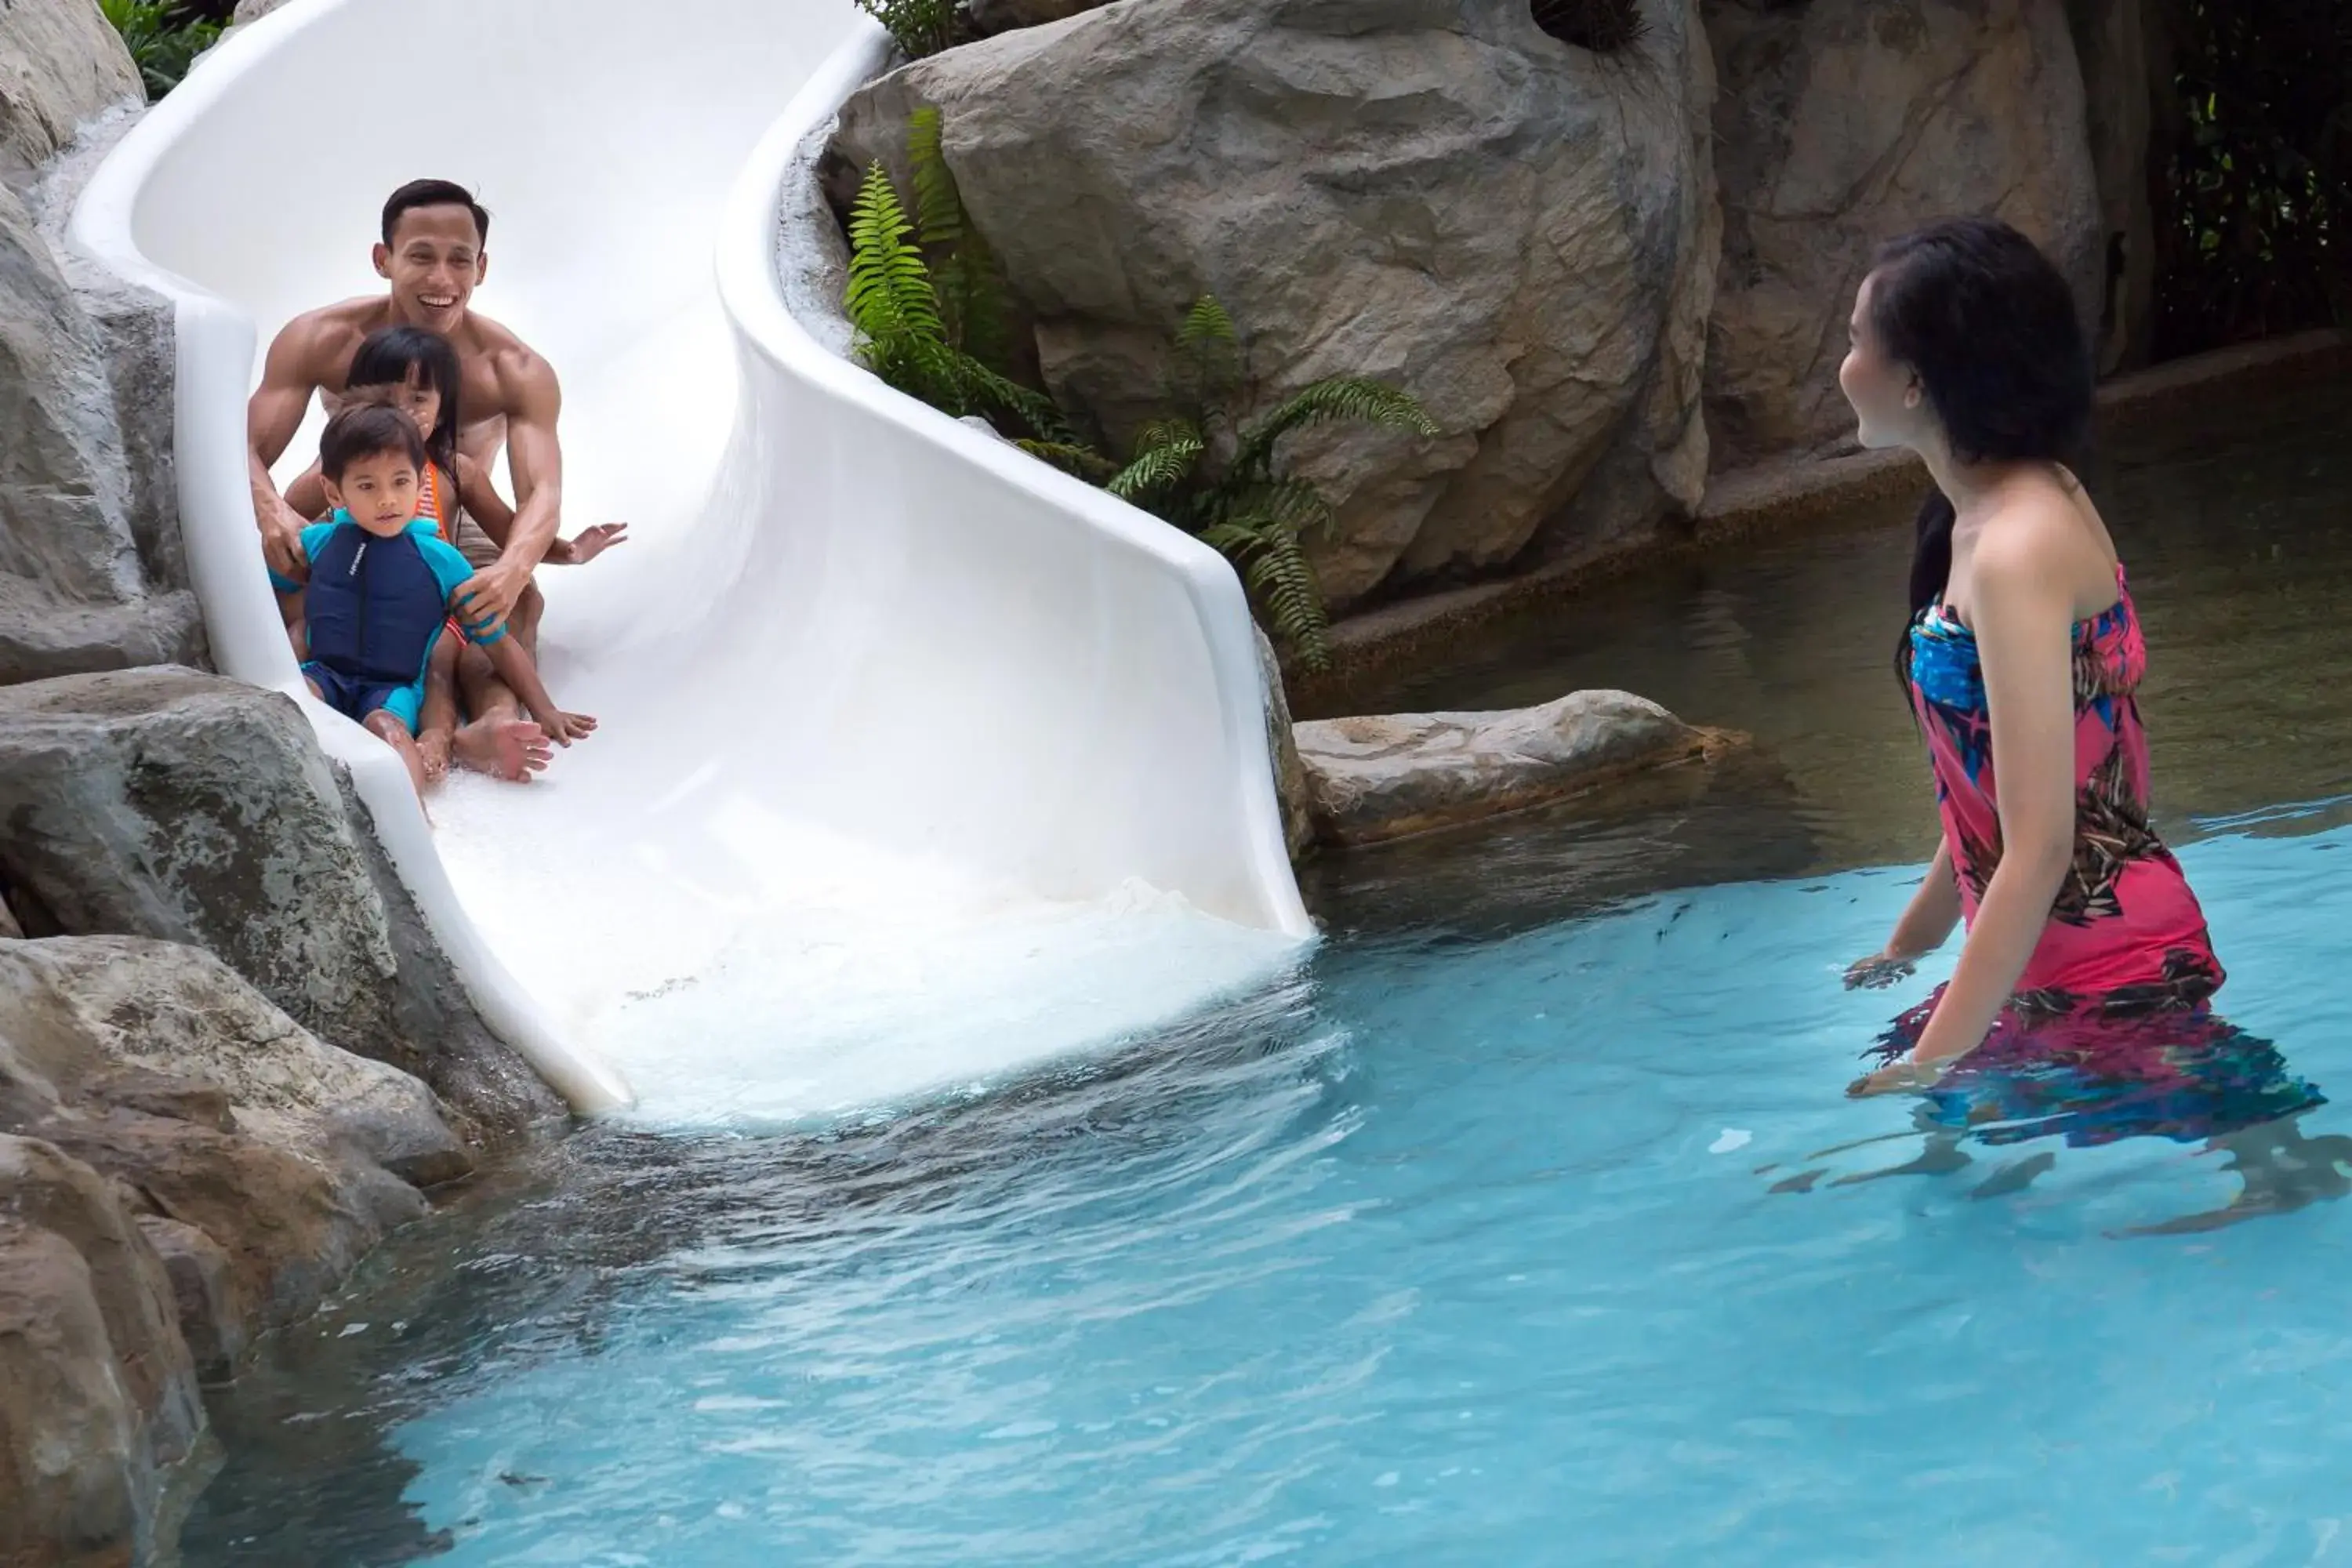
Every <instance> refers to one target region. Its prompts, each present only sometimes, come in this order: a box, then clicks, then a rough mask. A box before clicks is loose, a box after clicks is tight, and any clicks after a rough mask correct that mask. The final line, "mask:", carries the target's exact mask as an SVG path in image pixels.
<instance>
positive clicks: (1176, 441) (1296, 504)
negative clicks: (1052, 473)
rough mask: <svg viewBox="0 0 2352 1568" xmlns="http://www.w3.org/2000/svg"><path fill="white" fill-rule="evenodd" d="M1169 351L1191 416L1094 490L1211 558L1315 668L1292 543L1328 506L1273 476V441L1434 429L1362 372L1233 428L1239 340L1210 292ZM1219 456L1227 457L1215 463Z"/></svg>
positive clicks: (1317, 624)
mask: <svg viewBox="0 0 2352 1568" xmlns="http://www.w3.org/2000/svg"><path fill="white" fill-rule="evenodd" d="M1175 348H1176V353H1177V360H1178V363H1179V369H1180V374H1181V376H1182V378H1183V379H1184V380H1185V381H1186V382H1188V383H1189V385H1188V387H1187V388H1186V389H1185V390H1186V391H1187V393H1188V394H1189V395H1191V396H1192V400H1193V409H1192V414H1191V416H1173V417H1168V418H1162V419H1155V420H1153V421H1151V422H1150V424H1148V425H1146V426H1144V427H1143V429H1142V430H1141V431H1140V432H1139V433H1138V435H1137V437H1136V440H1135V449H1134V451H1133V453H1132V454H1131V455H1130V456H1129V458H1128V460H1127V462H1126V463H1125V464H1124V465H1123V466H1121V467H1120V468H1119V469H1118V472H1117V473H1115V474H1114V475H1112V476H1111V478H1110V479H1108V480H1107V481H1105V482H1104V486H1103V488H1104V489H1108V490H1109V491H1110V492H1111V493H1112V494H1113V495H1116V496H1118V497H1120V498H1121V499H1122V500H1129V501H1132V502H1134V503H1135V504H1136V505H1138V506H1140V507H1143V508H1145V509H1146V510H1150V511H1152V512H1155V513H1157V514H1158V515H1159V516H1160V517H1162V518H1165V519H1166V520H1167V521H1170V522H1172V523H1174V524H1175V525H1176V526H1177V527H1179V528H1181V529H1184V530H1185V531H1188V532H1191V533H1193V534H1197V535H1198V536H1199V537H1200V538H1201V540H1202V542H1204V543H1207V544H1209V545H1211V546H1213V548H1215V549H1216V550H1218V551H1220V552H1223V554H1224V556H1225V557H1226V559H1228V560H1230V561H1231V562H1233V563H1234V567H1235V568H1236V569H1237V570H1239V571H1240V573H1241V574H1242V581H1243V582H1244V583H1245V584H1248V585H1249V589H1250V592H1251V594H1252V595H1255V598H1256V600H1257V603H1258V605H1259V607H1260V609H1262V610H1263V611H1264V612H1265V617H1266V619H1267V620H1268V621H1269V622H1270V623H1271V624H1272V625H1273V627H1274V630H1275V632H1276V635H1277V636H1279V637H1281V638H1282V639H1283V640H1284V641H1285V642H1286V643H1288V644H1289V645H1290V646H1291V648H1292V649H1293V651H1294V652H1296V653H1297V656H1298V658H1299V660H1300V662H1302V663H1304V664H1305V665H1306V666H1307V668H1310V669H1320V668H1324V667H1325V666H1326V665H1328V663H1329V662H1330V657H1331V647H1330V640H1329V635H1328V634H1329V631H1330V613H1329V611H1328V608H1327V607H1326V605H1324V602H1323V591H1322V589H1321V587H1320V585H1318V584H1317V582H1316V580H1315V567H1314V563H1312V562H1310V561H1309V560H1308V559H1307V551H1306V546H1305V543H1304V540H1305V538H1306V536H1307V534H1308V533H1310V532H1312V531H1315V530H1318V529H1324V528H1328V527H1329V526H1330V523H1331V509H1330V506H1329V504H1328V502H1326V501H1325V500H1324V499H1323V497H1322V495H1321V493H1320V492H1319V491H1318V490H1317V489H1315V487H1314V486H1313V485H1310V484H1308V483H1307V482H1306V481H1305V480H1303V479H1292V478H1289V477H1288V476H1286V475H1285V474H1284V473H1282V472H1281V466H1282V464H1281V457H1282V442H1283V438H1284V437H1287V436H1291V435H1294V434H1296V433H1297V432H1298V431H1301V430H1305V429H1308V428H1310V427H1312V426H1318V425H1325V424H1330V423H1333V422H1335V421H1342V420H1346V421H1358V422H1362V423H1366V424H1372V425H1385V426H1392V427H1395V428H1399V429H1406V430H1411V431H1413V432H1415V433H1416V434H1419V435H1423V436H1434V435H1436V434H1437V426H1435V425H1433V423H1431V421H1430V418H1429V416H1428V415H1427V414H1425V413H1423V411H1422V407H1421V405H1420V404H1419V403H1417V402H1415V401H1414V400H1413V398H1412V395H1410V394H1409V393H1406V392H1404V391H1402V390H1401V389H1400V388H1397V387H1393V386H1391V385H1389V384H1387V383H1385V382H1379V381H1373V380H1370V379H1369V378H1367V377H1363V376H1332V377H1329V378H1327V379H1326V380H1323V381H1318V382H1316V383H1315V384H1312V385H1310V386H1307V387H1304V388H1302V389H1301V390H1299V391H1298V392H1297V393H1296V394H1294V395H1292V396H1290V397H1289V398H1288V399H1286V401H1285V402H1283V403H1282V404H1281V405H1278V406H1277V407H1276V408H1275V409H1274V411H1273V412H1271V413H1269V414H1267V415H1265V416H1264V417H1262V418H1259V419H1257V420H1255V421H1253V422H1251V423H1248V424H1246V425H1236V424H1235V423H1234V420H1233V419H1232V417H1231V416H1230V414H1229V412H1228V408H1227V405H1228V403H1229V400H1230V398H1231V396H1232V394H1233V392H1234V388H1235V387H1236V385H1237V384H1238V383H1239V380H1240V374H1239V371H1240V360H1241V352H1240V351H1241V340H1240V334H1239V333H1238V332H1237V331H1235V330H1234V321H1233V317H1232V316H1231V315H1229V314H1228V313H1227V312H1226V310H1225V308H1224V307H1223V305H1221V304H1219V303H1218V302H1217V300H1216V299H1215V298H1214V297H1213V296H1212V295H1206V294H1204V295H1202V297H1201V298H1200V299H1199V300H1195V301H1193V304H1192V309H1191V310H1188V311H1186V312H1185V315H1184V320H1183V321H1182V323H1181V325H1180V326H1179V327H1178V328H1177V331H1176V340H1175ZM1221 452H1222V453H1225V454H1228V455H1226V456H1224V457H1223V458H1222V459H1221V458H1219V456H1218V454H1219V453H1221Z"/></svg>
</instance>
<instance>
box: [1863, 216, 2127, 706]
mask: <svg viewBox="0 0 2352 1568" xmlns="http://www.w3.org/2000/svg"><path fill="white" fill-rule="evenodd" d="M1871 275H1872V277H1873V278H1874V279H1876V281H1875V282H1874V285H1873V286H1872V289H1871V294H1870V326H1871V331H1872V334H1873V336H1874V337H1875V339H1876V340H1877V346H1878V347H1879V349H1880V351H1881V352H1882V353H1884V354H1885V357H1886V358H1887V359H1889V360H1892V361H1894V362H1895V363H1898V364H1902V365H1906V366H1907V367H1909V369H1910V370H1911V371H1912V373H1913V374H1916V375H1917V376H1918V378H1919V383H1920V385H1921V387H1922V388H1923V389H1924V391H1925V392H1926V394H1927V406H1928V407H1930V408H1931V409H1933V410H1934V411H1935V414H1936V417H1937V420H1938V421H1939V422H1940V423H1941V424H1942V425H1943V427H1944V434H1945V436H1946V437H1947V438H1948V439H1949V441H1950V442H1951V447H1952V455H1953V456H1954V457H1955V458H1958V459H1959V460H1960V461H1962V462H1964V463H1988V462H2029V461H2035V460H2041V461H2047V462H2057V463H2066V462H2072V461H2073V460H2074V458H2075V457H2076V455H2077V454H2078V453H2079V451H2080V450H2081V447H2082V445H2083V440H2084V437H2085V436H2086V435H2087V434H2088V433H2089V431H2090V426H2091V399H2092V394H2093V387H2094V376H2093V373H2092V368H2091V353H2090V347H2089V345H2088V343H2087V342H2085V341H2084V336H2083V323H2082V321H2081V318H2080V317H2079V316H2078V315H2077V314H2076V313H2075V310H2074V291H2073V290H2072V289H2069V288H2068V287H2067V285H2066V279H2064V278H2063V276H2061V275H2060V273H2059V271H2058V269H2057V268H2055V267H2053V266H2052V265H2051V263H2050V260H2049V258H2047V257H2045V256H2043V255H2042V252H2041V251H2039V250H2037V249H2035V248H2034V246H2033V242H2032V240H2030V239H2028V238H2026V237H2024V236H2023V235H2021V234H2020V233H2018V232H2017V230H2015V229H2013V228H2011V227H2010V226H2009V225H2007V224H2005V223H2000V222H1997V221H1995V220H1993V219H1990V218H1973V217H1960V218H1946V219H1944V220H1943V221H1942V222H1939V223H1933V224H1929V225H1928V226H1927V227H1925V228H1921V229H1916V230H1914V231H1913V232H1911V233H1909V234H1906V235H1905V236H1903V237H1901V238H1899V239H1895V240H1890V241H1888V242H1887V243H1886V244H1885V245H1884V246H1882V247H1879V251H1878V254H1877V256H1876V257H1875V258H1874V259H1873V261H1872V264H1871ZM1954 521H1956V518H1955V513H1954V511H1953V508H1952V500H1951V498H1950V497H1949V496H1947V495H1946V494H1944V492H1943V491H1942V490H1940V489H1938V490H1936V491H1933V492H1932V493H1930V494H1929V495H1928V497H1927V500H1926V501H1925V502H1924V503H1923V504H1922V505H1921V506H1920V508H1919V516H1918V521H1917V522H1916V525H1915V530H1916V541H1915V542H1914V543H1913V545H1912V549H1911V585H1910V611H1909V614H1908V615H1907V616H1906V617H1905V620H1904V623H1903V630H1904V635H1903V637H1901V638H1899V639H1898V640H1897V641H1896V643H1895V675H1896V677H1897V678H1898V679H1905V681H1906V689H1907V674H1908V670H1909V668H1910V662H1909V661H1910V646H1909V645H1910V630H1911V626H1912V623H1914V622H1916V620H1917V619H1918V618H1919V613H1920V612H1921V611H1922V610H1925V609H1926V608H1927V606H1928V605H1931V604H1933V603H1934V602H1935V601H1936V599H1937V596H1938V595H1941V594H1942V593H1943V592H1944V586H1945V583H1946V581H1947V579H1948V578H1949V577H1950V576H1951V574H1952V525H1953V523H1954Z"/></svg>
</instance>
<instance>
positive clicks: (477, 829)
mask: <svg viewBox="0 0 2352 1568" xmlns="http://www.w3.org/2000/svg"><path fill="white" fill-rule="evenodd" d="M586 756H587V753H586V752H584V751H583V752H580V753H575V754H573V755H570V756H566V757H565V758H563V759H562V762H565V763H572V762H575V761H583V762H584V761H585V760H586ZM564 784H565V781H564V780H563V779H562V777H561V776H560V775H555V776H554V777H553V782H551V783H548V784H537V785H533V786H531V787H530V788H527V789H517V788H514V787H511V786H501V785H498V784H491V783H488V781H484V780H478V779H473V778H462V777H461V778H455V779H453V780H452V781H451V783H450V785H449V787H448V789H447V791H446V794H445V795H443V796H442V797H441V798H440V800H439V801H437V802H436V807H435V812H436V817H437V818H438V819H439V821H440V824H441V826H440V829H439V835H438V837H439V840H440V844H441V848H442V852H443V854H444V856H445V858H446V861H447V863H448V866H449V868H450V874H451V876H452V878H453V879H454V880H455V881H456V883H457V889H458V891H459V894H460V896H461V897H462V898H463V899H464V900H465V902H466V905H467V910H468V911H469V912H471V913H472V914H473V916H474V918H475V919H476V920H477V921H478V922H479V923H480V924H481V926H482V929H483V931H485V933H486V934H488V936H489V938H490V940H491V942H493V944H494V945H495V946H496V948H497V950H498V951H499V954H500V956H501V957H502V958H503V959H504V960H505V961H506V962H507V963H508V964H509V967H511V968H512V969H513V971H514V972H515V973H516V975H517V977H518V978H519V979H520V980H521V982H522V983H523V984H525V985H526V986H528V987H530V990H531V991H532V992H533V993H534V994H536V995H537V996H538V997H539V998H540V999H541V1002H542V1003H544V1004H545V1005H547V1006H548V1007H549V1008H550V1009H551V1012H552V1013H553V1014H554V1016H555V1017H556V1019H557V1021H558V1022H559V1024H560V1025H562V1026H563V1027H565V1028H567V1029H568V1030H571V1031H572V1032H573V1034H574V1036H575V1037H576V1038H578V1039H579V1040H580V1042H581V1043H582V1044H583V1046H585V1047H587V1048H588V1049H590V1050H591V1051H593V1052H594V1053H596V1054H597V1055H599V1056H601V1057H602V1058H604V1059H605V1060H607V1061H609V1062H611V1063H612V1064H613V1065H614V1067H617V1068H619V1069H620V1070H621V1071H622V1072H623V1073H624V1074H625V1076H626V1077H627V1078H628V1079H629V1082H630V1085H631V1087H632V1088H634V1089H635V1090H636V1093H637V1096H638V1103H637V1105H636V1107H635V1110H633V1111H632V1112H631V1113H630V1114H631V1116H632V1118H633V1119H635V1120H637V1121H643V1122H645V1123H647V1124H649V1125H653V1126H657V1127H665V1128H672V1129H687V1128H694V1127H712V1126H743V1127H759V1126H772V1125H777V1124H782V1123H788V1122H793V1121H803V1120H807V1119H812V1118H824V1117H835V1116H839V1115H841V1114H843V1113H845V1112H849V1111H854V1110H859V1109H862V1108H866V1107H874V1106H887V1105H889V1104H891V1103H893V1102H900V1101H904V1100H907V1099H908V1098H910V1097H914V1096H918V1095H921V1094H925V1093H929V1092H933V1091H938V1090H942V1089H948V1090H953V1089H971V1088H979V1087H984V1086H987V1085H990V1084H992V1083H993V1082H995V1081H997V1080H999V1079H1003V1077H1004V1076H1005V1075H1007V1074H1009V1073H1011V1072H1013V1071H1014V1070H1016V1069H1019V1068H1028V1067H1033V1066H1034V1065H1036V1064H1037V1063H1040V1062H1044V1061H1049V1060H1052V1059H1054V1058H1058V1057H1064V1056H1067V1055H1070V1054H1072V1053H1075V1052H1078V1051H1084V1050H1087V1049H1089V1048H1092V1047H1100V1046H1104V1045H1107V1044H1109V1043H1111V1042H1114V1041H1117V1040H1119V1039H1122V1038H1125V1037H1131V1036H1133V1035H1135V1034H1137V1033H1139V1032H1140V1031H1143V1030H1146V1029H1150V1028H1153V1027H1155V1026H1163V1025H1165V1024H1166V1023H1167V1022H1168V1021H1169V1020H1170V1019H1171V1018H1176V1017H1180V1016H1183V1015H1185V1014H1187V1013H1189V1012H1192V1011H1193V1010H1195V1009H1197V1008H1199V1007H1201V1006H1203V1005H1207V1004H1209V1003H1212V1002H1213V1001H1216V1000H1218V999H1220V998H1223V997H1226V996H1230V995H1232V994H1235V993H1236V992H1239V991H1243V990H1246V989H1250V988H1253V987H1255V986H1258V985H1262V984H1265V983H1266V982H1267V981H1269V980H1270V979H1272V978H1273V977H1275V976H1276V975H1277V974H1279V973H1281V972H1282V971H1284V970H1285V969H1286V968H1288V967H1290V966H1292V965H1295V964H1296V963H1300V962H1303V960H1304V958H1305V955H1306V951H1307V950H1306V947H1305V946H1304V945H1303V944H1302V943H1300V942H1298V941H1297V940H1296V939H1295V938H1291V937H1287V936H1284V935H1281V934H1279V933H1276V932H1270V931H1259V930H1255V929H1253V928H1249V927H1244V926H1241V925H1236V924H1234V923H1233V922H1230V921H1223V920H1219V919H1216V918H1214V917H1213V916H1210V915H1207V914H1204V913H1202V912H1201V911H1200V910H1197V909H1195V908H1193V907H1192V905H1191V904H1190V903H1188V902H1187V901H1186V900H1184V899H1182V898H1181V896H1179V895H1175V894H1171V893H1166V892H1162V891H1160V890H1158V889H1152V888H1150V887H1147V886H1145V885H1143V884H1141V883H1130V884H1129V886H1127V887H1126V888H1124V889H1120V890H1119V891H1118V893H1116V894H1114V895H1113V896H1111V897H1109V898H1108V899H1104V900H1097V901H1093V902H1088V903H1056V902H1050V901H1045V900H1036V899H1034V898H1028V897H1023V896H1020V895H1016V894H1012V893H1008V892H1006V891H1004V890H1003V889H997V888H992V887H989V886H987V885H984V884H982V883H980V882H978V881H976V880H974V879H971V877H969V876H967V875H964V874H961V873H959V872H957V871H956V870H954V869H952V868H948V867H945V866H943V865H940V864H937V863H929V862H926V861H923V860H921V859H919V858H915V857H912V856H908V855H904V854H893V853H891V852H889V851H884V850H877V849H876V848H874V847H871V846H867V845H864V844H853V843H850V842H847V841H845V840H843V839H841V838H839V837H835V836H833V835H831V834H828V833H826V832H825V831H824V830H823V829H820V828H817V827H814V826H808V825H804V824H797V823H792V822H787V821H782V820H779V819H776V818H773V817H766V816H756V815H754V814H752V813H751V812H749V811H745V812H744V813H742V814H741V815H740V816H739V818H738V819H737V820H734V821H732V822H728V823H725V824H724V825H723V826H725V827H726V828H727V829H728V830H729V832H730V837H732V839H733V841H734V842H735V843H737V844H739V845H740V846H741V847H742V849H743V851H744V853H743V856H742V863H743V864H745V865H756V866H760V867H766V868H784V869H782V870H779V871H777V872H776V873H775V875H774V879H773V880H771V881H769V882H767V883H765V884H764V885H749V886H746V885H739V886H736V887H732V888H730V889H726V890H723V891H722V890H719V889H716V888H714V887H712V886H710V885H709V883H707V882H702V883H698V882H697V881H696V880H695V879H693V878H691V877H688V876H685V875H681V874H679V873H678V871H677V868H675V867H674V866H666V865H664V864H662V863H661V851H660V850H659V849H658V848H656V847H645V846H640V847H637V848H636V849H635V851H634V852H632V850H631V849H630V848H629V847H626V846H621V847H614V846H609V845H598V844H589V845H577V846H572V847H568V848H567V849H565V850H564V852H563V853H564V855H565V856H566V858H567V863H565V864H563V865H562V867H561V871H562V876H561V879H560V880H559V879H558V878H556V877H555V876H553V875H551V869H552V868H551V866H550V864H549V863H548V860H547V859H546V857H547V856H548V855H549V854H550V853H551V845H550V844H549V842H548V836H547V834H546V832H545V831H544V826H545V824H544V821H543V820H541V814H543V813H545V812H546V811H547V808H549V807H552V806H555V805H557V802H556V801H555V800H554V799H551V798H549V797H551V796H553V795H556V793H557V792H559V791H561V790H562V789H563V788H564ZM582 862H585V864H584V865H583V864H582Z"/></svg>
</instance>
